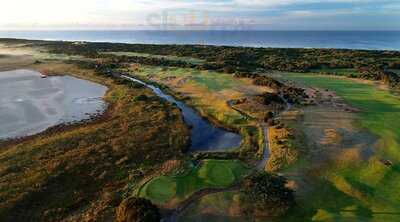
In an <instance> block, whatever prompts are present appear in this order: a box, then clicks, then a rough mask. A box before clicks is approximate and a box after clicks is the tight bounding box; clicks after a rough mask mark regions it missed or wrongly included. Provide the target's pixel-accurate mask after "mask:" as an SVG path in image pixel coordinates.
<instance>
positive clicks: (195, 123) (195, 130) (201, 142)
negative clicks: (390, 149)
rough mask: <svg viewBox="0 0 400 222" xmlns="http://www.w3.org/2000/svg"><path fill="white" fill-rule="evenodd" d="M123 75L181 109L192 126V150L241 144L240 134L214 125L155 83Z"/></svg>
mask: <svg viewBox="0 0 400 222" xmlns="http://www.w3.org/2000/svg"><path fill="white" fill-rule="evenodd" d="M123 77H124V78H126V79H129V80H131V81H134V82H138V83H140V84H142V85H145V86H146V87H148V88H150V89H151V90H153V92H154V93H155V94H156V95H157V96H159V97H161V98H163V99H165V100H167V101H169V102H171V103H175V104H176V105H177V106H178V107H179V108H180V109H181V111H182V115H183V117H184V120H185V122H186V124H187V125H189V126H191V137H190V138H191V146H190V151H192V152H193V151H211V150H226V149H231V148H237V147H239V146H240V143H241V140H242V138H241V136H240V135H238V134H236V133H232V132H229V131H226V130H224V129H222V128H218V127H215V126H213V125H212V124H211V123H209V122H208V121H207V120H205V119H204V118H202V117H201V116H200V115H198V114H197V113H196V111H194V110H193V109H192V108H190V107H188V106H187V105H185V104H184V103H183V102H180V101H177V100H176V99H174V98H173V97H172V96H170V95H166V94H165V93H163V92H162V91H161V90H160V89H159V88H157V87H155V86H153V85H149V84H146V83H144V82H142V81H140V80H137V79H135V78H132V77H128V76H123Z"/></svg>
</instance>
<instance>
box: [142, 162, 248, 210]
mask: <svg viewBox="0 0 400 222" xmlns="http://www.w3.org/2000/svg"><path fill="white" fill-rule="evenodd" d="M248 171H249V169H248V168H246V167H245V166H244V165H243V163H241V162H240V161H238V160H204V161H203V162H202V163H201V164H200V165H199V166H195V167H193V168H192V169H191V170H190V172H189V173H186V174H184V175H178V176H159V177H156V178H154V179H152V180H151V181H149V182H148V183H146V184H145V185H144V186H143V187H142V188H141V189H140V190H139V195H140V196H141V197H144V198H147V199H149V200H151V201H153V202H154V203H156V204H164V203H166V202H168V201H170V200H172V199H175V198H177V199H178V200H180V201H182V200H184V199H186V198H188V197H190V196H191V195H192V194H193V193H195V192H196V191H199V190H202V189H207V188H225V187H229V186H231V185H233V184H234V183H235V182H236V181H238V180H240V179H241V178H242V177H243V176H244V175H246V174H247V173H248Z"/></svg>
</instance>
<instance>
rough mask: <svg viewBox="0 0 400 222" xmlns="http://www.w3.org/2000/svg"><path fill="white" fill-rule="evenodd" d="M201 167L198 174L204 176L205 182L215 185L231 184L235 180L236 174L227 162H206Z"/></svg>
mask: <svg viewBox="0 0 400 222" xmlns="http://www.w3.org/2000/svg"><path fill="white" fill-rule="evenodd" d="M204 165H205V166H204V167H202V168H200V170H199V172H198V176H199V177H200V178H203V179H204V181H205V182H207V183H210V184H213V185H215V186H222V187H223V186H229V185H231V184H233V182H235V175H234V174H233V172H232V169H231V168H229V167H228V166H226V165H225V164H215V163H209V162H207V163H205V164H204Z"/></svg>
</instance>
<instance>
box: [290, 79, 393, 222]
mask: <svg viewBox="0 0 400 222" xmlns="http://www.w3.org/2000/svg"><path fill="white" fill-rule="evenodd" d="M285 78H287V79H290V80H293V81H296V82H300V83H302V84H305V85H308V86H313V87H319V88H325V89H329V90H333V91H335V92H336V94H337V95H338V96H340V97H341V98H343V99H344V100H345V101H346V102H347V103H348V104H350V105H352V106H353V107H355V108H358V109H359V110H360V111H361V112H360V113H357V115H358V117H359V118H358V119H357V123H356V124H357V125H358V127H360V128H362V129H366V130H368V131H369V132H371V133H372V134H374V135H375V136H377V137H378V142H377V144H376V145H375V146H376V149H375V150H374V152H375V153H374V154H373V155H372V157H371V158H369V159H368V160H366V161H361V162H359V161H354V162H350V163H349V162H345V163H335V164H331V166H330V167H329V168H328V169H327V170H325V171H324V172H323V176H322V177H321V178H323V179H321V181H322V182H321V183H320V184H319V185H318V186H319V188H317V189H316V190H317V191H316V193H314V194H313V195H311V197H309V198H306V199H305V200H303V206H304V207H303V208H302V211H303V213H304V214H305V216H306V217H311V218H308V219H313V220H314V221H349V220H352V221H365V220H368V221H399V220H400V192H399V190H398V188H399V184H400V98H399V97H397V96H395V95H393V94H391V93H390V92H389V91H387V90H383V89H378V88H377V87H375V86H373V85H370V84H365V83H360V82H356V81H353V80H350V79H344V78H332V77H329V76H316V75H312V74H286V75H285ZM382 159H384V160H390V161H391V162H392V163H393V165H391V166H385V165H384V164H382V162H381V160H382ZM306 212H307V213H306ZM294 215H296V214H294ZM303 216H304V215H303Z"/></svg>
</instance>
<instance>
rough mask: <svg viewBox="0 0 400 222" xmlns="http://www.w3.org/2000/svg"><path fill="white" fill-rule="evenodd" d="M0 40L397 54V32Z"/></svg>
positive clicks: (51, 34)
mask: <svg viewBox="0 0 400 222" xmlns="http://www.w3.org/2000/svg"><path fill="white" fill-rule="evenodd" d="M0 38H23V39H41V40H65V41H90V42H118V43H144V44H203V45H219V46H221V45H224V46H246V47H277V48H338V49H367V50H396V51H399V50H400V31H0Z"/></svg>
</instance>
